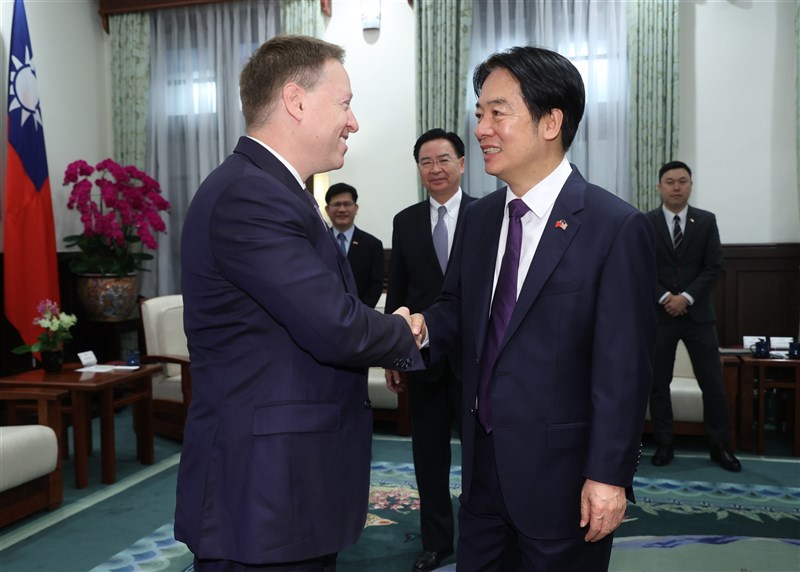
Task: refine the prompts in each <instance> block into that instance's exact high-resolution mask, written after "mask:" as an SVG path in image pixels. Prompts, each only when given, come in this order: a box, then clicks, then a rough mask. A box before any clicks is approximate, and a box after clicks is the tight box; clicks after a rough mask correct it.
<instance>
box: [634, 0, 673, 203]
mask: <svg viewBox="0 0 800 572" xmlns="http://www.w3.org/2000/svg"><path fill="white" fill-rule="evenodd" d="M628 58H629V61H630V79H631V112H630V125H631V190H632V193H631V195H632V201H633V204H634V205H635V206H637V207H638V208H639V209H641V210H643V211H648V210H651V209H653V208H656V207H657V206H658V205H659V204H660V203H661V199H660V198H659V195H658V192H657V190H656V183H657V178H658V169H659V168H660V167H661V165H663V164H664V163H666V162H667V161H671V160H673V159H677V158H678V157H676V154H677V152H678V135H679V129H678V128H679V125H678V111H679V103H680V102H679V91H678V62H679V50H678V1H677V0H659V1H657V2H653V1H652V0H635V1H634V2H631V3H630V4H628Z"/></svg>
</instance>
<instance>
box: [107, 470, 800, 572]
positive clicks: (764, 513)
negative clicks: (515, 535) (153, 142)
mask: <svg viewBox="0 0 800 572" xmlns="http://www.w3.org/2000/svg"><path fill="white" fill-rule="evenodd" d="M692 461H693V462H695V463H702V462H704V461H694V460H692ZM756 464H758V465H759V469H763V470H761V471H757V470H755V468H756ZM761 465H764V466H761ZM745 467H746V469H745V470H750V471H752V472H753V473H766V474H769V473H770V472H780V473H782V474H783V476H782V477H781V479H780V480H783V479H784V478H786V477H787V476H788V478H789V480H791V478H792V475H793V474H796V473H797V471H798V470H800V469H799V468H798V467H799V466H798V464H797V462H791V463H790V464H788V465H787V464H785V463H784V464H783V465H781V466H778V467H777V469H779V470H776V471H771V469H770V468H769V461H755V460H749V459H748V460H747V464H746V466H745ZM773 469H774V467H773ZM711 470H714V469H713V468H712V469H711ZM714 474H718V475H719V476H727V475H728V474H727V473H720V472H719V471H718V470H716V473H714ZM451 490H452V494H453V499H454V502H455V504H456V505H457V497H458V495H459V493H460V490H461V472H460V468H459V467H456V468H454V469H453V471H452V472H451ZM635 490H636V491H637V497H638V498H637V500H638V503H637V504H636V505H631V506H630V507H629V509H628V514H627V516H626V518H625V521H624V522H623V524H622V525H621V526H620V528H619V530H618V532H617V534H616V538H615V550H614V553H613V557H612V566H611V569H612V570H618V571H623V570H631V571H634V570H637V571H638V570H641V571H648V572H656V571H663V572H667V571H669V572H672V571H681V572H687V571H691V570H697V571H702V572H712V571H715V570H720V571H722V570H726V571H728V570H730V571H734V572H740V571H745V570H758V571H761V572H790V571H791V572H795V571H797V570H798V569H800V488H798V487H796V486H780V485H777V484H746V483H730V482H709V481H700V480H691V481H684V480H678V479H664V478H648V477H637V478H636V481H635ZM418 509H419V499H418V497H417V494H416V486H415V482H414V467H413V465H411V464H409V463H398V462H375V463H373V465H372V490H371V494H370V510H369V516H368V519H367V526H366V529H365V531H364V534H363V536H362V538H361V540H360V541H359V542H358V544H356V545H355V546H353V547H351V548H349V549H348V550H346V551H344V552H343V553H342V554H341V555H340V558H339V565H338V571H339V572H367V571H375V572H378V571H379V572H394V571H395V570H396V571H398V572H400V571H402V572H406V571H407V570H408V569H409V567H410V564H411V562H413V559H414V557H415V556H416V554H417V553H418V551H419V550H420V545H419V541H418V534H419V525H418V513H417V511H418ZM449 562H450V565H446V566H445V567H444V568H442V570H453V569H454V565H452V558H451V559H450V561H449ZM190 564H191V554H189V553H188V552H187V550H186V547H185V546H184V545H183V544H181V543H178V542H176V541H175V540H174V539H173V538H172V525H171V523H169V524H165V525H164V526H162V527H160V528H159V529H158V530H156V531H154V532H153V533H152V534H150V535H148V536H147V537H145V538H143V539H142V540H141V541H139V542H137V543H136V544H135V545H133V546H131V547H130V548H128V549H127V550H125V551H123V552H121V553H120V554H117V555H116V556H115V557H114V558H113V559H111V560H109V561H108V562H106V563H104V564H102V565H100V566H98V567H97V568H95V569H94V571H93V572H100V571H104V572H105V571H113V572H134V571H154V570H165V571H170V572H173V571H174V572H178V571H183V570H185V569H187V567H189V566H190ZM445 564H447V561H446V563H445Z"/></svg>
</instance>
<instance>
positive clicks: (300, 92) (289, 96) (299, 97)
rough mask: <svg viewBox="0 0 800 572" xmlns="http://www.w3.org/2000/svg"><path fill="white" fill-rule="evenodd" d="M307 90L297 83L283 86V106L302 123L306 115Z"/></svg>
mask: <svg viewBox="0 0 800 572" xmlns="http://www.w3.org/2000/svg"><path fill="white" fill-rule="evenodd" d="M305 95H306V90H305V89H303V88H302V87H301V86H299V85H298V84H296V83H287V84H286V85H284V86H283V94H282V96H283V106H284V107H285V108H286V111H287V112H288V113H289V115H291V116H292V117H293V118H294V119H295V120H297V121H301V120H302V119H303V115H304V114H305V113H304V109H303V107H304V101H305Z"/></svg>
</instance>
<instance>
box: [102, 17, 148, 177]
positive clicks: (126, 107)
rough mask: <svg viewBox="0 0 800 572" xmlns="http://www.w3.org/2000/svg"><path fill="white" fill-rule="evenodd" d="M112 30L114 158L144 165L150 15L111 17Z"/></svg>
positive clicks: (123, 163) (139, 165)
mask: <svg viewBox="0 0 800 572" xmlns="http://www.w3.org/2000/svg"><path fill="white" fill-rule="evenodd" d="M109 25H110V31H111V32H110V33H111V93H112V96H111V97H112V101H111V110H112V111H111V114H112V118H113V132H114V159H115V160H116V161H117V162H118V163H120V164H121V165H136V166H137V167H138V168H140V169H143V168H144V164H145V152H146V143H147V132H146V127H147V94H148V91H149V87H150V16H149V15H148V14H146V13H135V14H117V15H111V16H110V17H109Z"/></svg>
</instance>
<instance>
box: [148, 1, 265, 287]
mask: <svg viewBox="0 0 800 572" xmlns="http://www.w3.org/2000/svg"><path fill="white" fill-rule="evenodd" d="M279 24H280V17H279V7H278V2H277V0H274V1H273V0H268V1H256V0H254V1H243V2H220V3H215V4H208V5H200V6H193V7H187V8H177V9H170V10H158V11H154V12H153V13H152V20H151V26H152V28H151V43H150V56H151V57H150V60H151V67H150V88H151V89H150V101H149V117H148V146H147V171H148V173H150V174H151V175H152V176H153V178H155V179H156V180H157V181H158V182H159V183H160V184H161V186H162V189H163V191H164V194H165V196H166V197H167V199H168V200H169V201H170V203H171V207H172V208H171V211H170V214H169V220H168V222H167V228H168V232H169V234H167V235H162V236H160V237H159V245H158V250H157V251H156V260H155V261H153V262H154V264H150V265H149V268H151V270H152V271H151V272H146V273H144V275H143V277H142V286H141V292H142V294H143V295H145V296H153V295H164V294H175V293H178V292H180V234H181V223H182V221H183V220H184V218H185V215H186V209H187V208H188V206H189V201H190V200H191V198H192V196H194V193H195V191H196V190H197V187H198V186H199V185H200V183H201V182H202V180H203V179H204V178H205V177H206V175H208V173H209V172H210V171H211V170H212V169H214V168H215V167H216V166H217V165H219V164H220V163H221V162H222V160H223V159H224V158H225V157H226V156H227V155H228V154H230V152H231V151H233V148H234V146H235V145H236V141H237V139H238V138H239V136H240V135H242V134H244V119H243V118H242V113H241V105H240V103H239V72H240V71H241V69H242V66H243V65H244V64H245V63H246V61H247V59H248V58H249V57H250V54H252V52H253V51H254V50H255V49H256V48H257V47H258V46H259V45H261V44H262V43H263V42H264V41H266V40H267V39H269V38H270V37H272V36H274V35H276V34H277V33H278V26H279Z"/></svg>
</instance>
